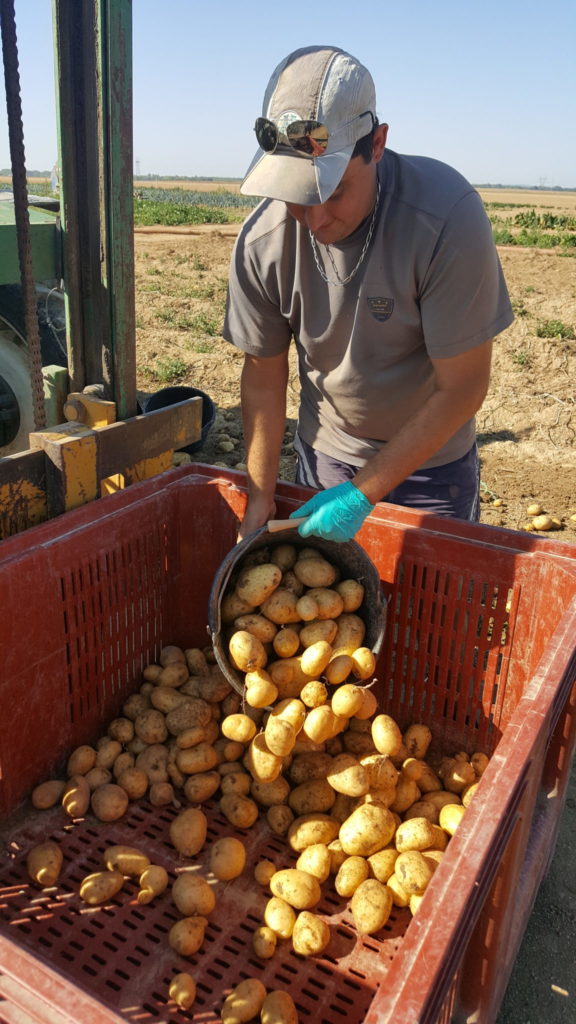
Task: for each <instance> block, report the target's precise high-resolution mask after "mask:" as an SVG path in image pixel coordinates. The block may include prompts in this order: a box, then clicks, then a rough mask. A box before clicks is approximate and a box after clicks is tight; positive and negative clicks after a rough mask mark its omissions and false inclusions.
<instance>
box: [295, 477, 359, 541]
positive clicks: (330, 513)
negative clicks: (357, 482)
mask: <svg viewBox="0 0 576 1024" xmlns="http://www.w3.org/2000/svg"><path fill="white" fill-rule="evenodd" d="M373 508H374V505H371V504H370V502H369V501H368V498H366V497H365V496H364V495H363V494H362V491H359V490H358V488H357V487H355V486H354V484H353V483H351V482H350V480H347V481H346V483H343V484H336V486H335V487H329V488H328V489H327V490H326V491H319V492H318V494H315V495H314V497H313V498H310V501H307V502H306V504H305V505H302V506H301V507H300V508H299V509H296V511H295V512H292V514H291V516H290V518H291V519H295V518H299V517H300V516H307V517H308V518H307V519H306V522H305V523H302V525H301V526H299V527H298V533H299V534H300V536H301V537H310V536H312V535H315V536H317V537H323V538H324V540H335V541H345V540H351V539H352V537H353V536H354V535H355V534H356V533H357V532H358V530H359V529H360V527H361V526H362V523H363V522H364V520H365V519H366V516H367V515H368V513H369V512H371V511H372V509H373Z"/></svg>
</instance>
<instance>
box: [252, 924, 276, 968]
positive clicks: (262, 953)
mask: <svg viewBox="0 0 576 1024" xmlns="http://www.w3.org/2000/svg"><path fill="white" fill-rule="evenodd" d="M277 945H278V936H277V935H276V932H273V931H272V929H271V928H269V927H268V925H267V924H263V925H261V926H260V928H257V929H256V931H255V932H254V934H253V935H252V949H253V950H254V952H255V954H256V956H259V957H260V959H261V960H271V959H272V957H273V956H274V954H275V952H276V946H277Z"/></svg>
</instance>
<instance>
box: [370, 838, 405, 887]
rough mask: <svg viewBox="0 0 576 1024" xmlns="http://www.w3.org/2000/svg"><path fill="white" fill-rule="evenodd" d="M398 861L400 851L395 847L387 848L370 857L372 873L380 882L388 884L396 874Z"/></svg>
mask: <svg viewBox="0 0 576 1024" xmlns="http://www.w3.org/2000/svg"><path fill="white" fill-rule="evenodd" d="M397 859H398V850H397V849H396V848H395V847H393V846H386V847H384V849H383V850H378V852H377V853H373V854H372V855H371V856H370V857H368V865H369V868H370V871H371V872H372V874H373V875H374V878H377V879H378V881H379V882H387V881H388V879H389V878H390V876H391V875H393V874H394V868H395V865H396V861H397Z"/></svg>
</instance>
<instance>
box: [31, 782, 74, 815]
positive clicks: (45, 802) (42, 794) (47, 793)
mask: <svg viewBox="0 0 576 1024" xmlns="http://www.w3.org/2000/svg"><path fill="white" fill-rule="evenodd" d="M66 786H67V782H66V780H65V779H47V780H46V782H41V783H39V785H38V786H35V787H34V789H33V790H32V795H31V798H30V799H31V800H32V806H33V807H36V808H37V809H38V810H43V811H46V810H48V808H49V807H55V806H56V804H57V803H60V801H61V800H62V797H63V795H64V790H65V789H66Z"/></svg>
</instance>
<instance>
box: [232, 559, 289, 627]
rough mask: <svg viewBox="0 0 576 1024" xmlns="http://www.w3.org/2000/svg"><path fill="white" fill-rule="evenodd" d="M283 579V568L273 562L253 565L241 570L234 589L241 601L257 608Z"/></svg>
mask: <svg viewBox="0 0 576 1024" xmlns="http://www.w3.org/2000/svg"><path fill="white" fill-rule="evenodd" d="M281 579H282V570H281V569H280V568H279V566H277V565H274V564H273V563H272V562H268V563H263V564H262V565H252V566H249V567H248V568H244V569H242V570H241V572H240V575H239V576H238V579H237V580H236V586H235V588H234V590H235V593H236V596H237V597H239V598H240V600H241V601H245V602H246V604H249V605H250V606H251V607H252V608H256V607H258V605H262V604H264V602H265V601H266V599H267V598H268V597H270V595H271V594H272V593H273V592H274V591H275V590H276V588H277V587H278V586H279V585H280V581H281ZM240 614H242V613H240ZM235 618H237V616H235Z"/></svg>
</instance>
